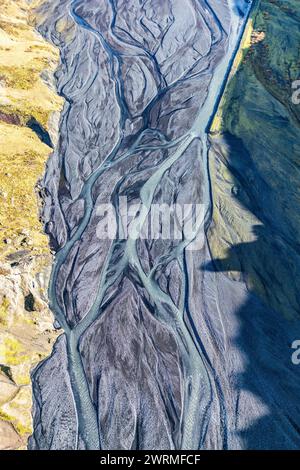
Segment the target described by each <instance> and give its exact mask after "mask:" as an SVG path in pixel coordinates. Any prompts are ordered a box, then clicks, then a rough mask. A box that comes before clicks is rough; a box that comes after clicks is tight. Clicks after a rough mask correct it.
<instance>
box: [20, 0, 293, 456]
mask: <svg viewBox="0 0 300 470" xmlns="http://www.w3.org/2000/svg"><path fill="white" fill-rule="evenodd" d="M251 7H252V2H249V1H245V0H239V1H236V0H222V1H221V0H207V1H206V0H143V1H139V0H127V1H125V0H72V1H70V0H51V1H50V0H49V1H46V2H45V3H44V4H43V5H42V6H41V7H40V11H39V17H40V18H41V21H40V25H39V31H40V33H41V34H42V35H43V36H44V37H45V38H47V39H48V40H49V41H52V42H53V43H54V44H55V45H57V46H58V47H59V49H60V54H61V63H60V66H59V68H58V70H57V72H56V84H57V90H58V93H59V94H60V95H61V96H63V97H64V99H65V106H64V110H63V113H62V116H61V121H60V138H59V143H58V145H57V147H56V149H55V151H54V153H53V154H52V155H51V157H50V159H49V161H48V164H47V168H46V173H45V176H44V180H43V186H44V194H45V201H44V202H45V204H44V208H43V219H44V222H45V229H46V232H47V233H48V234H49V237H50V241H51V246H52V248H53V249H54V250H55V252H56V256H55V261H54V265H53V270H52V276H51V280H50V286H49V299H50V307H51V309H52V311H53V314H54V316H55V319H56V322H55V324H56V326H57V328H61V332H62V334H61V336H60V337H59V339H58V340H57V342H56V344H55V347H54V350H53V353H52V355H51V357H49V358H48V359H46V360H45V361H43V362H42V363H41V364H40V365H39V366H38V367H37V368H36V369H35V371H34V373H33V390H34V433H33V435H32V437H31V438H30V441H29V448H30V449H227V448H236V449H242V448H245V446H246V445H247V444H246V443H245V436H244V435H243V433H246V432H247V429H248V428H251V425H252V424H253V423H254V422H255V421H257V420H259V418H260V417H261V416H263V415H264V414H265V413H268V410H267V405H266V403H264V402H262V401H260V400H259V399H258V398H256V397H255V396H254V394H251V393H247V391H246V390H244V389H243V386H242V383H241V381H240V376H241V373H242V370H243V367H244V365H245V362H246V361H247V359H246V358H245V357H244V356H243V352H242V350H241V348H239V347H238V345H236V344H235V343H234V337H235V336H236V335H237V334H238V329H239V324H238V319H237V318H236V316H235V314H234V312H235V311H236V309H238V308H239V306H240V305H242V304H243V302H245V299H246V296H247V295H248V294H247V291H246V288H245V285H244V284H243V283H242V282H233V281H231V280H230V279H228V278H226V277H225V276H223V275H222V274H221V273H213V272H210V271H209V270H206V271H204V270H202V269H201V266H203V265H204V264H205V263H206V264H207V263H208V262H209V261H210V253H209V246H208V244H207V241H206V237H205V236H204V242H203V244H202V246H200V247H199V248H198V249H194V250H190V249H189V245H190V243H192V241H191V240H187V239H186V238H185V237H184V236H182V238H181V239H175V240H174V239H161V238H158V239H156V238H154V239H151V238H150V239H147V238H142V237H136V238H126V237H122V236H119V237H118V238H117V239H113V240H111V239H109V238H106V239H105V238H104V237H102V238H101V237H99V232H98V227H99V223H100V222H101V220H102V218H103V214H102V215H101V214H99V207H101V205H103V204H108V203H110V204H111V205H112V206H113V207H114V209H115V212H116V214H119V213H120V197H124V198H125V197H126V198H127V199H126V200H127V201H128V203H130V204H142V206H141V210H140V211H139V212H138V213H137V214H136V217H135V218H133V221H132V223H131V229H132V230H134V231H135V233H140V231H141V228H142V227H143V226H144V224H145V221H146V218H147V215H148V213H149V211H150V209H151V206H152V205H153V204H166V205H168V206H171V205H172V204H181V205H184V204H199V205H202V206H203V207H204V212H203V218H202V219H201V221H200V222H201V223H200V224H199V226H198V231H199V232H201V231H202V232H203V233H204V235H205V233H206V230H207V227H208V226H209V224H210V221H211V197H212V196H211V187H210V178H209V172H208V164H207V158H208V151H209V145H210V144H209V141H208V139H207V131H208V129H209V125H210V123H211V121H212V118H213V116H214V114H215V112H216V109H217V106H218V104H219V100H220V97H221V95H222V92H223V91H224V86H225V84H226V82H227V79H228V73H229V71H230V69H231V66H232V62H233V59H234V57H235V54H236V52H237V50H238V48H239V45H240V40H241V36H242V33H243V31H244V27H245V24H246V21H247V18H248V15H249V12H250V9H251ZM117 220H118V221H119V222H120V220H121V219H120V218H118V219H117ZM125 228H127V227H124V226H121V224H120V223H119V225H118V227H117V231H118V234H119V235H120V234H122V233H123V232H124V229H125ZM251 308H256V309H263V308H264V307H263V306H262V305H261V304H260V303H259V301H258V300H257V299H253V300H252V307H251ZM270 318H272V312H270ZM282 331H283V334H285V333H284V326H283V330H282ZM286 335H287V336H286V338H287V341H288V333H286ZM253 369H254V370H255V364H253ZM265 386H266V383H264V381H263V380H262V387H265ZM274 426H275V428H276V429H275V431H274V432H276V433H278V436H279V437H278V439H279V440H280V439H282V440H283V439H287V441H286V442H287V445H288V446H290V447H293V445H294V441H295V436H296V434H297V433H296V430H294V431H293V430H292V429H291V428H289V435H288V434H287V433H286V432H285V431H284V423H281V422H278V423H277V422H276V423H274ZM280 433H281V434H280ZM293 433H296V434H293ZM264 440H265V441H264ZM267 440H268V436H267V433H266V432H264V435H263V436H259V435H257V445H256V446H254V447H257V448H260V447H261V446H263V444H262V443H263V442H265V443H266V446H268V441H267Z"/></svg>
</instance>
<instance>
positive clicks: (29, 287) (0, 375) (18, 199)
mask: <svg viewBox="0 0 300 470" xmlns="http://www.w3.org/2000/svg"><path fill="white" fill-rule="evenodd" d="M35 3H36V2H31V3H30V5H29V2H26V1H8V0H4V1H2V2H1V9H0V10H1V11H0V448H1V449H16V448H17V449H18V448H25V447H26V442H27V438H28V436H29V435H30V433H31V429H32V424H31V422H32V418H31V406H32V400H31V384H30V375H29V374H30V370H31V369H32V367H33V366H34V365H35V364H36V363H37V362H38V361H40V360H41V359H42V358H44V357H45V356H47V355H48V354H49V352H50V350H51V344H52V339H53V338H54V336H56V335H55V332H54V331H53V328H52V317H51V315H50V312H49V310H48V306H47V298H46V288H47V279H48V275H49V265H50V264H51V261H52V257H51V255H50V253H49V249H48V243H47V237H46V236H45V235H44V234H43V233H42V226H41V224H40V222H39V216H38V210H39V209H38V194H37V193H38V188H37V187H36V185H37V181H38V179H39V178H40V177H41V176H42V174H43V173H44V167H45V162H46V159H47V158H48V155H49V153H50V152H51V146H52V145H53V144H54V142H55V133H56V127H57V125H56V123H57V120H58V116H59V111H60V108H61V99H60V98H58V97H57V95H56V94H55V91H54V89H52V90H51V86H52V80H53V79H52V78H51V77H52V73H53V71H54V69H55V67H56V64H57V61H58V53H57V51H56V50H55V48H53V47H52V46H50V45H48V44H47V43H46V42H45V41H44V40H43V39H42V37H41V36H39V35H38V34H37V33H36V32H35V30H34V28H33V26H32V20H33V16H32V10H31V8H32V7H33V6H34V5H35Z"/></svg>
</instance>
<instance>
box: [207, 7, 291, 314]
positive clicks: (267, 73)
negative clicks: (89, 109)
mask: <svg viewBox="0 0 300 470" xmlns="http://www.w3.org/2000/svg"><path fill="white" fill-rule="evenodd" d="M299 15H300V12H299V5H298V2H296V1H292V0H291V1H284V2H280V1H275V0H274V1H266V0H263V1H261V2H260V5H259V10H258V12H256V14H255V16H254V17H253V27H254V30H255V31H256V32H257V35H259V38H260V39H261V40H259V41H253V42H252V44H251V46H250V47H249V48H248V50H247V51H245V52H244V57H243V60H242V62H241V64H240V67H239V69H238V71H237V73H236V74H235V76H234V77H233V78H232V79H231V81H230V83H229V85H228V87H227V90H226V93H225V97H224V99H223V106H222V110H221V127H220V128H219V131H220V132H221V134H220V135H219V136H218V135H215V136H214V137H213V138H212V141H213V142H214V146H215V150H216V149H218V155H217V152H214V154H213V155H212V156H211V164H210V167H211V176H212V183H213V193H214V214H213V225H212V227H211V230H210V243H211V247H212V251H213V254H214V256H215V257H216V258H217V259H221V260H223V261H222V263H221V264H222V269H224V270H225V271H227V272H228V274H229V275H230V276H232V277H233V278H241V276H242V277H243V278H245V279H246V281H247V284H248V287H249V288H250V289H251V290H253V291H254V292H256V293H257V294H258V295H259V296H261V297H263V299H264V300H265V301H267V303H268V304H269V305H271V306H272V307H273V308H274V309H276V310H278V311H280V312H282V313H283V314H285V315H286V316H287V317H294V316H295V315H297V312H298V311H299V302H298V293H297V292H298V290H297V286H296V283H295V279H297V277H298V276H299V275H300V266H299V257H298V255H297V243H299V240H300V216H299V210H298V207H299V203H300V193H299V178H300V173H299V171H300V169H299V166H300V147H299V144H297V142H298V136H299V111H300V109H299V106H298V107H297V106H295V105H294V104H293V103H292V101H291V96H292V82H293V81H294V80H296V79H297V78H299V77H298V76H297V65H296V64H298V70H299V64H300V51H299V47H298V45H299V43H300V33H299V28H298V24H299V20H300V17H299ZM225 175H226V176H225ZM233 188H236V189H235V190H233ZM255 225H257V226H259V227H260V229H259V230H258V229H256V228H255ZM225 264H227V267H226V266H225ZM234 272H235V274H234ZM241 273H243V274H242V275H241Z"/></svg>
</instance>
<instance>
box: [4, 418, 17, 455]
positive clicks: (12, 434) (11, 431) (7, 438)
mask: <svg viewBox="0 0 300 470" xmlns="http://www.w3.org/2000/svg"><path fill="white" fill-rule="evenodd" d="M20 445H21V438H20V436H19V434H18V433H17V431H16V430H15V428H14V427H13V425H12V424H10V423H8V422H6V421H0V450H12V449H17V448H18V447H19V446H20Z"/></svg>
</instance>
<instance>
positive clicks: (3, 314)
mask: <svg viewBox="0 0 300 470" xmlns="http://www.w3.org/2000/svg"><path fill="white" fill-rule="evenodd" d="M8 308H9V300H8V299H7V298H6V297H5V296H4V297H3V299H2V301H1V303H0V325H2V326H7V319H8V314H9V312H8Z"/></svg>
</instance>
